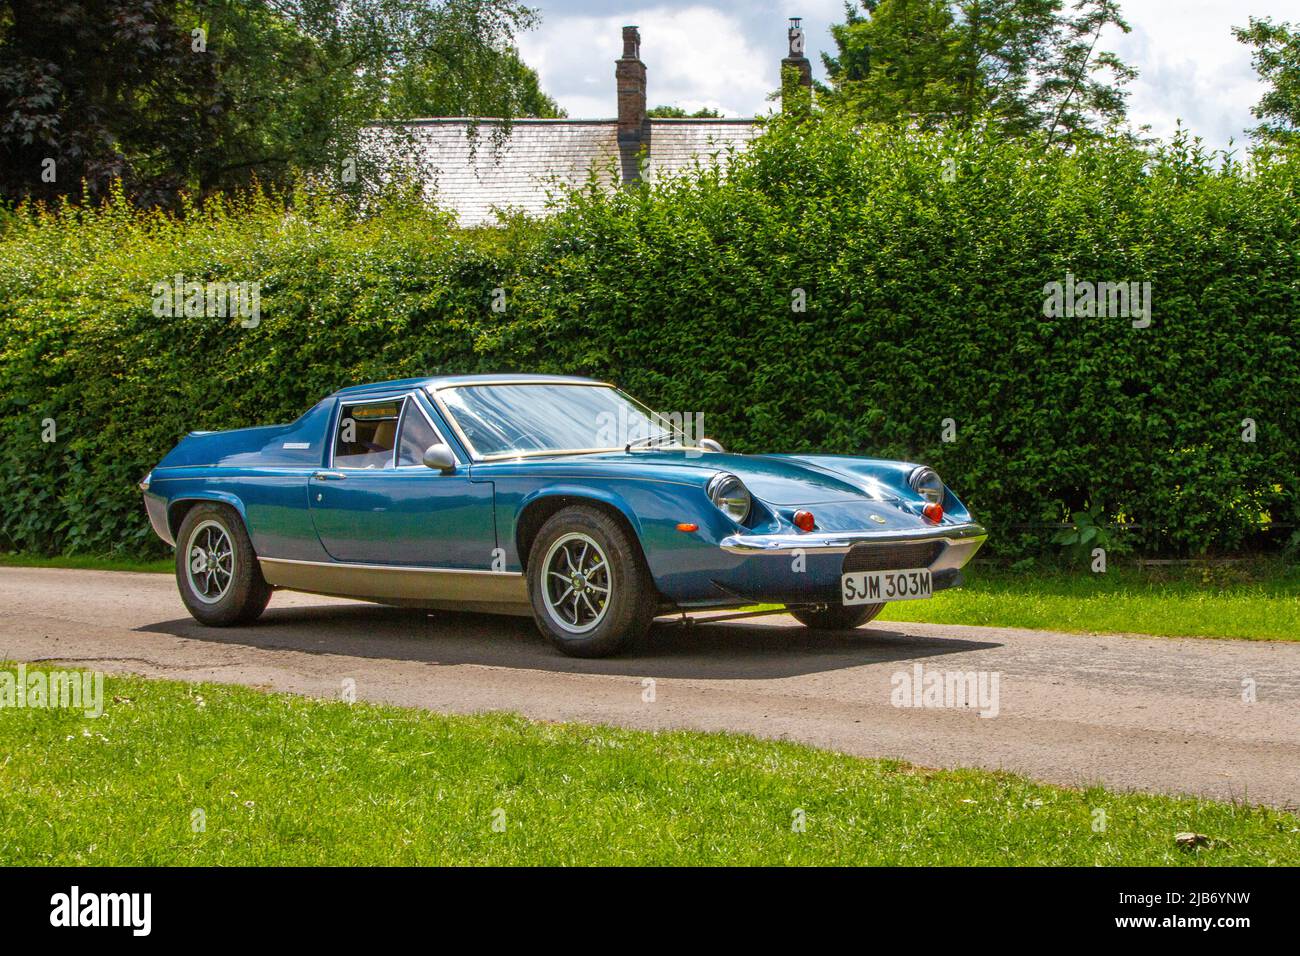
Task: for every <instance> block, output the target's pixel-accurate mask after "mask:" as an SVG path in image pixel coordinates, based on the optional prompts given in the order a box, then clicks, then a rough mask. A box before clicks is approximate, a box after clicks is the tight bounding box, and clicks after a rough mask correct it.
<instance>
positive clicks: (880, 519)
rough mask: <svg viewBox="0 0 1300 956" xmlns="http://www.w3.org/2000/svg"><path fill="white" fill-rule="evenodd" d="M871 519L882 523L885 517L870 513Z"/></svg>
mask: <svg viewBox="0 0 1300 956" xmlns="http://www.w3.org/2000/svg"><path fill="white" fill-rule="evenodd" d="M871 520H872V521H874V522H875V523H876V524H884V523H885V519H884V518H882V517H880V515H872V516H871Z"/></svg>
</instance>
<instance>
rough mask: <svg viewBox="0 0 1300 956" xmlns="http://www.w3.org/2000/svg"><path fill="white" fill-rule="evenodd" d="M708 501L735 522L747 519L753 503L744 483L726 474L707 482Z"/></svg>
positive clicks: (715, 476)
mask: <svg viewBox="0 0 1300 956" xmlns="http://www.w3.org/2000/svg"><path fill="white" fill-rule="evenodd" d="M709 500H710V501H712V502H713V503H714V504H715V505H717V506H718V507H719V508H720V509H721V510H722V511H723V513H725V514H726V515H727V517H729V518H730V519H731V520H733V521H736V522H741V521H744V520H745V519H746V518H748V517H749V508H750V505H751V504H752V503H753V499H752V498H750V496H749V489H747V488H746V487H745V483H744V482H742V481H741V480H740V479H739V478H737V477H736V476H735V475H729V474H727V473H726V472H723V473H722V474H720V475H714V476H713V480H712V481H710V482H709Z"/></svg>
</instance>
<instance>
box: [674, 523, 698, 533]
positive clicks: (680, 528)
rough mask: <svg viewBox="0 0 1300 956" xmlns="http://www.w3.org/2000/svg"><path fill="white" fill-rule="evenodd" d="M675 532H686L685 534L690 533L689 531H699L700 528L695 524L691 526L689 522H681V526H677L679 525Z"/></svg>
mask: <svg viewBox="0 0 1300 956" xmlns="http://www.w3.org/2000/svg"><path fill="white" fill-rule="evenodd" d="M677 530H678V531H687V532H690V531H699V530H700V526H699V525H697V524H691V523H690V522H689V521H683V522H682V523H681V524H679V525H678V526H677Z"/></svg>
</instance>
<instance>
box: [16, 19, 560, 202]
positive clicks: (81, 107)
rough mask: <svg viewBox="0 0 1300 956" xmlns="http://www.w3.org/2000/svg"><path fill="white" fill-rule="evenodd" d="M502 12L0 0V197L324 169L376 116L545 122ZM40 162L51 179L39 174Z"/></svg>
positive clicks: (211, 184)
mask: <svg viewBox="0 0 1300 956" xmlns="http://www.w3.org/2000/svg"><path fill="white" fill-rule="evenodd" d="M535 19H536V17H535V14H534V13H533V12H532V11H531V10H529V9H528V8H526V7H524V6H522V5H520V4H519V3H518V2H517V0H0V189H2V190H3V196H4V197H5V198H9V199H19V198H23V197H28V196H32V197H37V198H46V199H48V198H54V197H58V196H65V195H69V194H73V195H81V193H82V182H83V180H84V182H85V196H86V198H91V199H94V198H98V197H100V196H102V195H104V193H105V192H106V190H107V189H108V188H109V184H110V183H111V182H112V181H113V180H114V179H120V180H121V181H122V182H123V184H124V187H125V188H126V190H127V192H128V194H129V195H131V196H132V197H133V198H134V199H135V200H136V201H137V202H140V203H141V204H145V205H155V204H162V205H175V204H176V203H177V202H178V197H179V194H180V193H181V192H188V193H191V194H199V195H202V194H207V193H211V192H214V191H219V190H224V189H230V188H237V187H240V186H243V185H246V184H248V183H250V182H252V181H254V180H259V181H261V182H263V183H267V184H272V185H277V184H285V183H288V182H289V181H291V180H292V178H293V177H294V175H295V174H296V173H297V171H299V170H304V169H305V170H327V171H330V172H331V173H333V174H335V175H338V174H339V172H340V171H341V170H343V169H344V168H345V167H346V166H347V163H348V161H349V160H350V159H351V158H352V157H357V156H358V155H359V153H360V150H359V149H358V146H357V144H358V140H359V138H360V137H361V135H362V130H363V129H364V128H365V126H366V124H367V123H369V122H371V121H373V120H376V119H383V118H388V119H402V118H410V117H413V116H419V115H434V114H442V115H445V114H453V115H497V116H504V117H507V118H509V117H513V116H534V115H555V114H556V113H557V112H558V110H557V108H556V106H555V104H554V102H553V101H551V100H550V99H549V98H548V97H546V96H545V95H544V94H543V93H542V92H541V90H540V88H539V85H538V82H537V76H536V74H535V73H534V72H533V71H532V70H530V69H529V68H528V67H527V66H526V65H525V64H524V63H523V62H522V61H521V60H520V59H519V56H518V53H517V51H516V50H515V48H514V46H513V38H514V36H515V35H516V34H517V33H518V32H519V31H521V30H524V29H527V28H529V27H530V26H532V25H533V23H534V22H535ZM51 163H52V164H53V169H54V170H55V175H54V178H53V179H51V178H50V177H49V175H48V173H46V172H45V171H46V170H47V169H49V168H50V166H51Z"/></svg>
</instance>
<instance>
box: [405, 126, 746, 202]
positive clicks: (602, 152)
mask: <svg viewBox="0 0 1300 956" xmlns="http://www.w3.org/2000/svg"><path fill="white" fill-rule="evenodd" d="M400 126H401V127H402V129H403V130H404V131H405V135H407V136H409V137H410V144H411V146H412V148H413V149H414V150H415V152H416V156H414V157H411V158H413V159H415V160H416V165H417V166H418V167H419V168H420V170H421V171H422V172H423V173H426V174H427V175H428V176H429V177H430V179H431V183H432V188H431V193H432V194H433V197H434V199H435V201H436V202H437V203H438V204H439V205H441V206H443V207H445V208H448V209H450V210H452V211H453V212H455V213H456V215H457V217H458V218H459V220H460V224H461V225H463V226H476V225H483V224H490V223H493V222H495V221H496V216H495V210H498V209H499V210H503V211H508V210H522V211H524V212H526V213H530V214H532V215H540V214H543V213H545V212H546V203H547V198H548V192H549V193H555V192H556V191H557V187H559V186H561V185H566V186H573V185H580V184H581V183H584V182H586V181H587V178H588V176H589V174H591V173H592V171H593V170H594V172H595V174H596V178H597V180H598V181H599V182H600V183H601V184H602V185H604V186H610V185H611V184H612V183H614V182H616V181H617V180H618V179H622V180H623V181H628V180H630V179H633V178H635V172H636V163H637V156H638V155H639V153H640V152H641V150H642V149H645V151H646V165H645V169H644V178H645V179H647V180H650V181H653V180H655V179H657V178H659V177H662V176H664V175H668V174H675V173H680V172H683V171H686V170H688V169H690V168H691V166H692V165H693V164H694V162H695V161H696V159H697V158H698V159H700V160H701V161H704V162H707V161H708V160H709V158H710V157H711V156H712V155H715V154H716V155H718V156H719V157H720V158H722V159H724V160H725V159H726V155H727V153H728V151H729V150H736V151H739V150H743V149H744V148H745V147H746V146H747V145H748V144H749V141H750V140H751V139H753V137H754V136H755V135H757V133H758V128H759V127H758V123H757V122H756V121H754V120H750V119H648V120H646V122H645V124H644V125H643V127H642V133H641V136H640V138H639V140H636V141H632V142H628V141H624V143H622V144H620V142H619V136H618V120H615V119H596V120H581V119H580V120H574V119H516V120H511V121H509V123H508V125H506V124H505V121H503V120H500V119H480V120H473V119H468V118H465V117H447V118H437V119H422V120H410V121H406V122H403V123H401V124H400ZM381 135H382V134H381Z"/></svg>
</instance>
